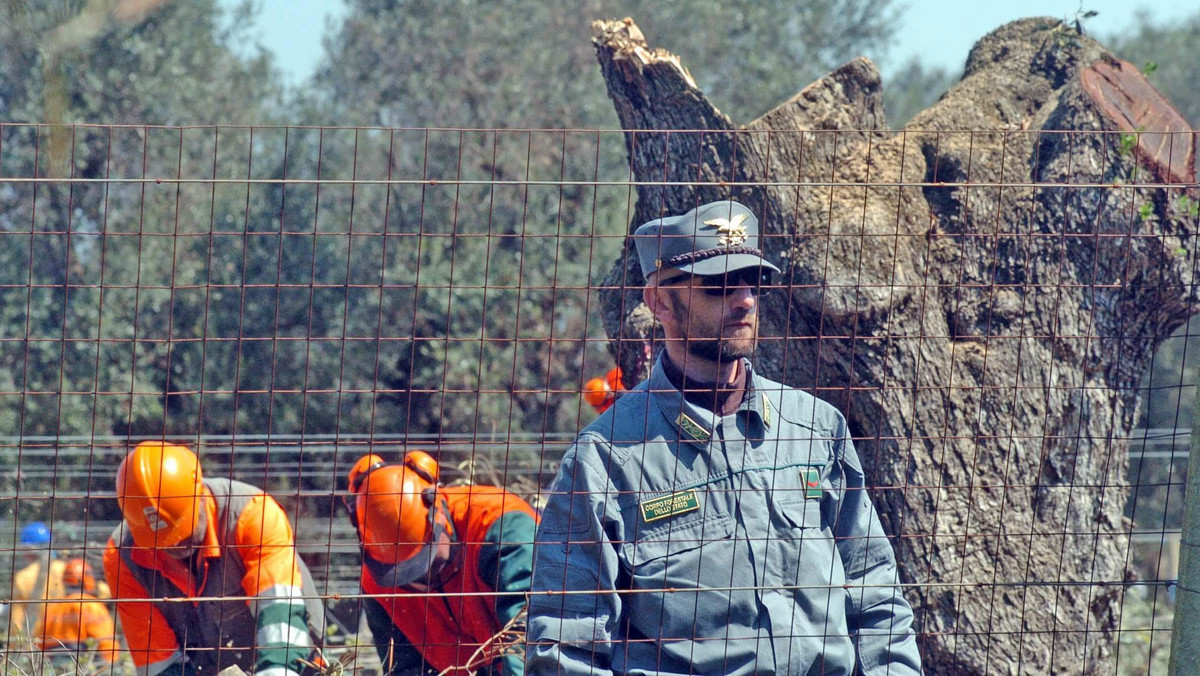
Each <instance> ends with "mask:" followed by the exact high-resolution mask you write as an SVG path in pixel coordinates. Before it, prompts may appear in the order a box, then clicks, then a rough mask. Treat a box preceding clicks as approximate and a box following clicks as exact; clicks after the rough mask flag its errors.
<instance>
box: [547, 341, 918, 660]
mask: <svg viewBox="0 0 1200 676" xmlns="http://www.w3.org/2000/svg"><path fill="white" fill-rule="evenodd" d="M745 366H746V367H747V368H748V369H749V368H751V366H750V362H749V361H746V362H745ZM749 376H750V377H749V378H747V381H746V383H747V393H746V397H745V400H744V401H743V403H742V406H741V408H740V409H739V410H738V411H737V412H736V413H735V414H733V415H730V416H725V417H720V416H718V415H716V414H714V413H712V412H711V411H707V410H705V409H703V408H700V407H698V406H695V405H693V404H691V403H689V402H687V401H685V400H684V398H683V394H682V393H681V392H680V391H679V390H677V389H675V387H674V386H673V385H672V384H671V382H670V381H669V380H668V379H667V376H666V373H665V372H664V368H663V363H662V358H661V357H660V359H659V361H658V363H656V364H655V366H654V369H653V371H652V373H651V376H650V379H649V380H648V381H646V382H643V383H641V384H640V385H638V386H637V387H636V388H634V389H633V390H631V391H630V392H628V393H626V394H624V395H623V396H622V397H621V398H619V399H618V400H617V402H616V403H615V404H614V405H613V406H612V408H610V409H609V410H608V411H607V412H606V413H605V414H604V415H602V416H600V418H598V419H597V420H596V421H595V422H593V423H592V424H591V425H588V426H587V427H586V428H585V429H584V430H583V431H582V432H580V434H579V437H578V438H577V439H576V441H575V444H574V445H573V446H572V447H571V448H570V449H569V450H568V451H567V453H566V455H565V456H564V457H563V461H562V466H561V468H560V469H559V473H558V477H557V478H556V479H555V480H554V483H553V485H552V486H551V489H550V495H549V500H548V502H547V504H546V508H545V510H544V512H543V514H542V521H541V525H540V526H539V527H538V530H537V541H536V544H535V554H534V573H533V584H532V593H531V595H530V602H529V626H528V637H527V639H528V645H527V658H526V659H527V664H526V670H527V672H528V673H531V674H544V673H557V674H580V673H586V674H608V673H618V674H822V673H823V674H852V673H855V670H856V668H857V669H861V673H864V674H866V675H867V676H875V675H876V674H879V675H882V674H888V676H901V675H903V674H914V673H920V671H921V666H920V665H921V658H920V655H919V654H918V652H917V646H916V638H915V635H914V632H913V628H912V609H911V608H910V607H909V605H908V603H907V602H906V601H905V600H904V597H903V595H902V594H901V592H900V588H899V587H898V586H896V585H897V575H896V562H895V558H894V555H893V553H892V548H891V545H890V543H889V542H888V540H887V537H886V536H885V534H884V532H883V530H882V528H881V527H880V524H879V519H878V516H877V515H876V513H875V509H874V507H873V506H872V505H871V502H870V500H869V498H868V495H867V492H866V490H865V489H864V480H863V472H862V467H861V465H860V464H859V460H858V455H857V454H856V453H855V451H854V445H853V444H852V443H851V441H850V438H849V435H848V434H847V430H846V421H845V418H844V417H843V416H842V415H841V413H839V412H838V411H837V410H836V409H834V408H833V407H832V406H830V405H829V404H827V403H825V402H823V401H821V400H819V399H816V398H815V397H812V396H811V395H808V394H806V393H804V392H801V391H799V390H795V389H792V388H790V387H786V386H784V385H782V384H780V383H776V382H773V381H771V380H768V379H766V378H763V377H760V376H758V375H755V374H754V373H753V372H751V373H750V374H749Z"/></svg>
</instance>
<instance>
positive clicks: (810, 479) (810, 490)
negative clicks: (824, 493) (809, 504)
mask: <svg viewBox="0 0 1200 676" xmlns="http://www.w3.org/2000/svg"><path fill="white" fill-rule="evenodd" d="M800 480H801V481H803V482H804V499H805V500H820V499H821V472H820V471H818V470H817V468H816V467H803V468H801V469H800Z"/></svg>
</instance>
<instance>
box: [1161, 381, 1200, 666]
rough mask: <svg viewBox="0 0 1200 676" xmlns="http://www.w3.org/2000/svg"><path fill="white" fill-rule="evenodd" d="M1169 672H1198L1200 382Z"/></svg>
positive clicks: (1195, 404)
mask: <svg viewBox="0 0 1200 676" xmlns="http://www.w3.org/2000/svg"><path fill="white" fill-rule="evenodd" d="M1168 672H1169V674H1170V676H1194V675H1195V674H1200V383H1197V386H1196V399H1195V402H1194V404H1193V406H1192V443H1191V445H1190V446H1189V447H1188V473H1187V487H1186V488H1185V489H1184V497H1183V532H1182V533H1180V535H1179V586H1178V588H1177V589H1176V590H1175V619H1174V621H1173V623H1172V625H1171V661H1170V667H1169V668H1168Z"/></svg>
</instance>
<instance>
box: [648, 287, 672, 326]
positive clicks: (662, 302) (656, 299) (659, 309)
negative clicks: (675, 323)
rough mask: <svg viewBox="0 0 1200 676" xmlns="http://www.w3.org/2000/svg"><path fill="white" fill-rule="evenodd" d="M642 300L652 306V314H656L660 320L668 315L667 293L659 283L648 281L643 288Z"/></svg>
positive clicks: (649, 306)
mask: <svg viewBox="0 0 1200 676" xmlns="http://www.w3.org/2000/svg"><path fill="white" fill-rule="evenodd" d="M642 302H643V303H645V304H646V307H648V308H650V314H652V315H654V318H655V319H657V320H659V321H660V322H661V321H662V319H663V317H664V316H666V314H667V305H666V304H667V302H668V300H667V299H666V293H665V292H664V291H663V289H661V288H659V287H658V286H657V285H655V284H653V283H648V284H646V286H645V287H643V288H642Z"/></svg>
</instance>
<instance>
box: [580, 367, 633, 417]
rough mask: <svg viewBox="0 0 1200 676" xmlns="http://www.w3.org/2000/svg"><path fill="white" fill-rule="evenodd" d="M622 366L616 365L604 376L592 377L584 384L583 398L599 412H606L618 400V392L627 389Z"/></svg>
mask: <svg viewBox="0 0 1200 676" xmlns="http://www.w3.org/2000/svg"><path fill="white" fill-rule="evenodd" d="M622 376H623V374H622V373H621V367H620V366H614V367H613V368H611V369H609V371H608V373H605V374H604V377H603V378H592V379H591V380H589V381H587V382H586V383H584V385H583V399H584V401H586V402H587V403H588V404H590V405H591V407H592V408H594V409H596V412H597V413H604V412H605V411H607V410H608V407H609V406H612V405H613V402H615V401H616V400H617V392H620V391H622V390H623V389H625V386H624V384H623V383H622V381H621V378H622Z"/></svg>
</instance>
